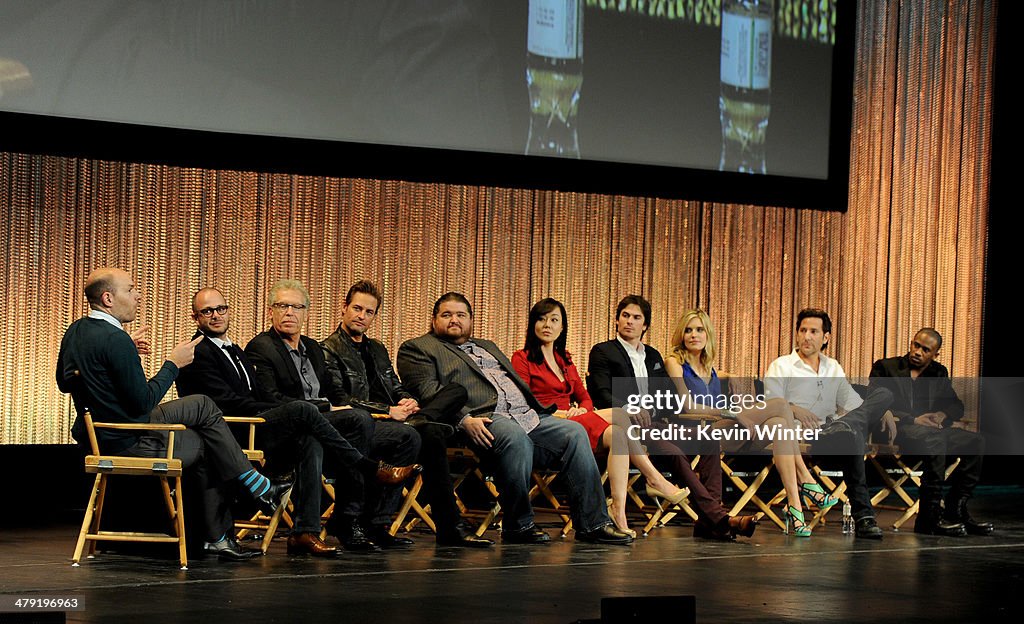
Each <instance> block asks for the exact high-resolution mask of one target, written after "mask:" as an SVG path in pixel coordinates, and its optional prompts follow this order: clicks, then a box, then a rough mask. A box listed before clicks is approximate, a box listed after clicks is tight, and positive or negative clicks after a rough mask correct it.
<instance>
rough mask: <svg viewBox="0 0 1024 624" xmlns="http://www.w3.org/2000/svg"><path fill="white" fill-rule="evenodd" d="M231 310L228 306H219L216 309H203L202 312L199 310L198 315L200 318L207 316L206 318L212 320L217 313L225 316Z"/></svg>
mask: <svg viewBox="0 0 1024 624" xmlns="http://www.w3.org/2000/svg"><path fill="white" fill-rule="evenodd" d="M229 309H230V308H228V306H226V305H222V306H217V307H216V308H203V309H202V310H199V312H197V314H199V315H200V316H205V317H206V318H210V317H211V316H213V313H214V312H216V313H217V314H219V315H221V316H224V315H225V314H227V313H228V310H229Z"/></svg>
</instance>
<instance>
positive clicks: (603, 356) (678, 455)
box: [587, 295, 755, 541]
mask: <svg viewBox="0 0 1024 624" xmlns="http://www.w3.org/2000/svg"><path fill="white" fill-rule="evenodd" d="M650 322H651V304H650V302H648V301H647V299H645V298H643V297H641V296H640V295H626V296H625V297H623V298H622V300H621V301H619V304H618V305H617V306H616V308H615V333H616V336H615V338H614V339H612V340H608V341H606V342H601V343H598V344H596V345H594V347H593V348H592V349H591V350H590V359H589V360H588V363H587V371H588V374H587V391H588V392H589V393H590V397H591V398H592V399H593V400H594V407H596V408H597V409H606V408H621V407H623V406H625V405H626V404H627V397H629V396H630V395H637V394H640V395H642V394H647V393H650V394H652V395H653V394H654V392H656V391H658V390H668V391H673V389H672V388H671V385H670V384H671V380H670V379H669V377H668V373H666V372H665V361H664V360H663V359H662V357H661V353H658V350H657V349H655V348H654V347H652V346H650V345H645V344H644V343H643V337H644V334H646V333H647V328H648V327H649V326H650ZM652 416H657V415H656V414H655V415H651V414H647V413H645V412H641V413H640V414H639V415H638V424H640V425H642V426H649V427H655V428H657V427H662V426H664V423H661V422H653V423H652ZM645 444H646V445H647V452H648V454H649V455H650V457H651V461H652V462H654V463H655V465H660V466H662V469H665V468H667V469H668V470H669V471H671V472H672V474H673V475H675V476H676V477H677V478H678V479H679V480H680V481H682V482H683V484H684V485H685V486H686V487H688V488H690V496H691V498H692V500H693V502H694V505H695V506H696V507H697V514H698V520H697V522H696V523H694V525H693V534H694V536H695V537H703V538H708V539H716V540H723V541H730V540H732V539H734V538H735V537H736V535H744V536H747V537H749V536H750V535H751V534H752V533H753V531H754V526H755V525H754V522H753V517H751V516H736V517H730V516H729V512H728V510H727V509H725V507H723V506H722V468H721V466H720V464H719V456H720V455H721V447H720V446H719V444H718V442H713V441H708V442H704V443H702V444H701V445H700V448H699V451H700V459H699V460H698V461H697V467H696V472H694V470H693V468H691V467H690V462H689V460H688V459H687V458H686V455H684V452H683V450H682V449H680V448H679V447H677V446H676V445H674V444H672V443H671V442H668V441H665V440H655V439H649V440H647V441H646V442H645Z"/></svg>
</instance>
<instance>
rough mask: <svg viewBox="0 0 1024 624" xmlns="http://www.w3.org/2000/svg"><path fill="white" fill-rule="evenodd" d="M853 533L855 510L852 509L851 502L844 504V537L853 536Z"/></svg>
mask: <svg viewBox="0 0 1024 624" xmlns="http://www.w3.org/2000/svg"><path fill="white" fill-rule="evenodd" d="M852 533H853V508H852V507H850V501H846V502H845V503H843V535H851V534H852Z"/></svg>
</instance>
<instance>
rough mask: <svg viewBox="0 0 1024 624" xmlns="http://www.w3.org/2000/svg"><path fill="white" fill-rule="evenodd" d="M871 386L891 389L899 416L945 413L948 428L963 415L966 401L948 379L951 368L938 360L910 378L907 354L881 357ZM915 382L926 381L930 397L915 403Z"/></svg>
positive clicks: (894, 411)
mask: <svg viewBox="0 0 1024 624" xmlns="http://www.w3.org/2000/svg"><path fill="white" fill-rule="evenodd" d="M868 381H869V383H870V387H872V388H877V387H883V388H888V389H889V391H890V392H892V405H891V406H890V407H889V409H891V410H892V413H893V415H895V416H896V417H897V418H899V419H901V420H902V419H904V418H909V419H911V420H913V419H914V418H917V417H918V416H920V415H921V414H927V413H929V412H943V413H944V414H946V420H945V422H943V423H942V424H943V426H945V427H948V426H949V425H951V424H952V423H953V422H955V421H957V420H960V419H961V418H963V416H964V403H963V401H961V400H960V397H958V396H957V395H956V391H955V390H954V389H953V384H952V382H950V380H949V371H948V370H946V367H945V366H943V365H942V364H939V363H938V362H932V363H931V364H929V365H928V368H926V369H924V370H923V371H921V374H920V375H918V377H917V379H916V380H911V378H910V359H909V358H907V356H905V355H904V356H901V357H892V358H885V359H884V360H878V361H877V362H875V363H874V365H872V367H871V378H870V379H869V380H868ZM914 384H926V385H925V390H926V393H927V400H926V401H924V402H923V403H922V402H920V401H918V403H917V404H916V405H915V404H914V388H915V387H917V386H914Z"/></svg>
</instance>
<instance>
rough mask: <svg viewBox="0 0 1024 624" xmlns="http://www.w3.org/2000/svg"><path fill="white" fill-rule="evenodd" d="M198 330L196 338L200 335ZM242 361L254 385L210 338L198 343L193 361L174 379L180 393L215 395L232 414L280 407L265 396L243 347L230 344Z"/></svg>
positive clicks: (240, 414) (223, 408) (254, 413)
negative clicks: (241, 374) (246, 381)
mask: <svg viewBox="0 0 1024 624" xmlns="http://www.w3.org/2000/svg"><path fill="white" fill-rule="evenodd" d="M199 335H200V332H198V331H197V332H196V333H195V335H194V336H192V338H193V339H195V338H198V337H199ZM229 348H230V349H231V350H232V352H234V353H235V354H236V355H237V356H238V359H239V360H241V361H242V366H243V367H244V368H245V372H246V373H247V374H248V375H249V379H250V380H251V381H252V386H253V387H252V389H251V390H250V389H249V387H248V386H247V385H246V383H245V380H244V379H242V378H241V377H239V376H238V372H237V371H236V369H235V367H234V365H233V364H232V363H231V362H229V361H228V358H226V357H224V354H223V353H221V348H220V347H218V346H217V345H216V344H214V343H213V341H212V340H210V339H209V338H207V339H205V340H203V341H201V342H200V343H199V344H197V345H196V350H195V358H194V359H193V360H192V363H191V364H189V365H188V366H186V367H185V368H183V369H181V372H179V373H178V379H177V381H176V382H175V383H176V384H177V386H178V394H179V395H180V396H188V395H190V394H205V395H206V396H208V397H210V398H211V399H213V402H214V403H216V404H217V407H219V408H220V409H221V411H222V412H224V413H225V414H228V415H231V416H255V415H257V414H259V413H261V412H265V411H267V410H269V409H272V408H274V407H277V406H278V405H280V404H281V402H279V401H274V400H273V399H271V398H269V397H266V396H264V394H263V392H262V391H261V389H260V383H259V380H258V379H257V378H256V369H255V368H254V367H253V365H252V363H251V362H250V361H249V357H248V356H247V355H246V354H245V352H244V351H242V349H241V347H239V346H238V345H236V344H232V345H231V347H229Z"/></svg>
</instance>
